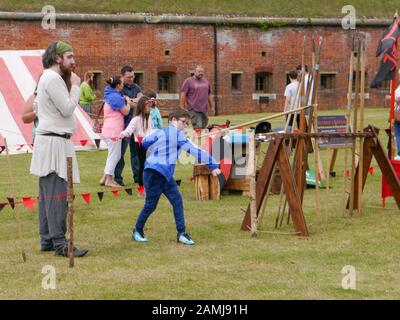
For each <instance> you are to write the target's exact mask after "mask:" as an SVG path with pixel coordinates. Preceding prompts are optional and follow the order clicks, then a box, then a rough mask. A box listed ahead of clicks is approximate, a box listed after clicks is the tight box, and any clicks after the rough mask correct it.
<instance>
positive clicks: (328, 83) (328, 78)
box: [320, 72, 336, 90]
mask: <svg viewBox="0 0 400 320" xmlns="http://www.w3.org/2000/svg"><path fill="white" fill-rule="evenodd" d="M335 87H336V72H321V74H320V88H321V90H329V89H335Z"/></svg>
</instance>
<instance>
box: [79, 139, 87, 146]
mask: <svg viewBox="0 0 400 320" xmlns="http://www.w3.org/2000/svg"><path fill="white" fill-rule="evenodd" d="M79 142H80V143H81V146H85V145H86V143H87V142H88V141H87V140H80V141H79Z"/></svg>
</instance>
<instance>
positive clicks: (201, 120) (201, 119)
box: [179, 65, 213, 129]
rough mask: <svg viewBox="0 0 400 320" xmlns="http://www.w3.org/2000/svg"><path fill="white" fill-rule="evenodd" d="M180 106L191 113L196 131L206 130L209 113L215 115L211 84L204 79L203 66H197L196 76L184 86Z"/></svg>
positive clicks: (189, 79) (186, 81) (184, 83)
mask: <svg viewBox="0 0 400 320" xmlns="http://www.w3.org/2000/svg"><path fill="white" fill-rule="evenodd" d="M179 104H180V107H181V108H186V109H187V110H188V111H189V114H190V117H191V121H192V125H193V128H194V129H204V128H205V127H206V126H207V123H208V113H209V112H210V113H213V104H212V99H211V87H210V83H209V82H208V80H207V79H206V78H204V68H203V66H200V65H198V66H196V69H195V71H194V75H193V76H192V77H190V78H187V79H186V80H185V81H184V82H183V85H182V89H181V94H180V99H179Z"/></svg>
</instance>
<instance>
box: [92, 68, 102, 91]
mask: <svg viewBox="0 0 400 320" xmlns="http://www.w3.org/2000/svg"><path fill="white" fill-rule="evenodd" d="M90 72H92V73H93V90H94V91H96V90H100V89H101V80H102V75H103V71H98V70H91V71H90Z"/></svg>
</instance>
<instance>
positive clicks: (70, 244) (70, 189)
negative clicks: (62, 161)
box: [67, 157, 74, 268]
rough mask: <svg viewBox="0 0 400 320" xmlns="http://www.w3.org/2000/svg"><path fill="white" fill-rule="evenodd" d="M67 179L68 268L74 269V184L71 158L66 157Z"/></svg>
mask: <svg viewBox="0 0 400 320" xmlns="http://www.w3.org/2000/svg"><path fill="white" fill-rule="evenodd" d="M67 178H68V191H67V194H68V198H67V201H68V232H69V239H68V257H69V267H70V268H73V267H74V184H73V178H72V157H67Z"/></svg>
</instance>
